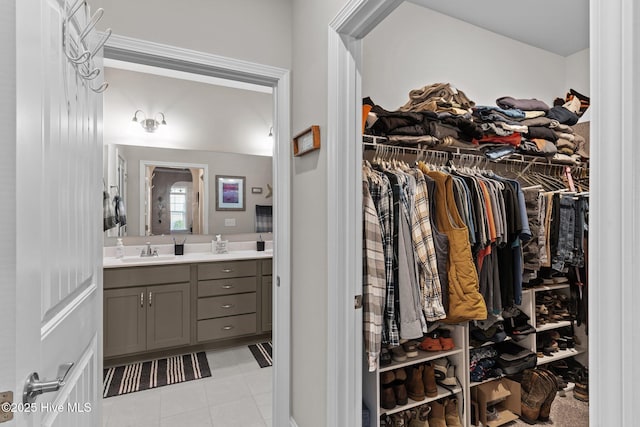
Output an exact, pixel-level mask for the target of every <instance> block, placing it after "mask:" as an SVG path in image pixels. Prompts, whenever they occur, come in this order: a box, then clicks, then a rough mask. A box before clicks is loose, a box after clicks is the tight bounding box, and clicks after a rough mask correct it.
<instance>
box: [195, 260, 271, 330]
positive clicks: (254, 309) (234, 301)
mask: <svg viewBox="0 0 640 427" xmlns="http://www.w3.org/2000/svg"><path fill="white" fill-rule="evenodd" d="M257 284H258V261H257V260H244V261H228V262H213V263H203V264H199V265H198V305H197V307H198V308H197V328H196V329H197V337H198V342H205V341H211V340H220V339H228V338H235V337H240V336H244V335H252V334H255V333H257V332H259V331H258V328H259V325H258V319H260V317H259V316H258V314H259V313H258V300H259V295H260V294H259V292H258V291H259V290H258V289H257Z"/></svg>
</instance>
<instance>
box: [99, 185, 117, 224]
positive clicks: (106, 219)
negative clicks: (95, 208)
mask: <svg viewBox="0 0 640 427" xmlns="http://www.w3.org/2000/svg"><path fill="white" fill-rule="evenodd" d="M117 224H118V222H117V221H116V216H115V215H114V213H113V210H112V208H111V197H109V193H108V192H107V190H104V191H103V192H102V229H103V231H107V230H111V229H112V228H113V227H115V226H116V225H117Z"/></svg>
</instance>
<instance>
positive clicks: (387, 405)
mask: <svg viewBox="0 0 640 427" xmlns="http://www.w3.org/2000/svg"><path fill="white" fill-rule="evenodd" d="M380 406H382V408H384V409H393V408H395V407H396V394H395V393H394V391H393V387H392V386H391V385H384V386H382V388H381V389H380Z"/></svg>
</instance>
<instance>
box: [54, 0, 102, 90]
mask: <svg viewBox="0 0 640 427" xmlns="http://www.w3.org/2000/svg"><path fill="white" fill-rule="evenodd" d="M81 9H82V10H83V12H81V13H80V14H79V12H80V10H81ZM88 12H89V7H88V5H87V2H86V0H76V2H75V3H73V4H72V5H71V6H70V7H69V9H68V10H65V17H64V20H63V21H62V50H63V52H64V54H65V56H66V57H67V59H68V60H69V62H71V64H73V67H74V68H75V70H76V72H77V73H78V75H79V76H80V77H81V78H82V79H83V80H84V81H85V82H86V83H87V85H88V86H89V88H90V89H91V90H92V91H94V92H96V93H102V92H104V91H105V90H106V89H107V87H109V83H107V82H102V84H101V85H100V86H97V87H96V86H94V85H93V84H91V80H94V79H95V78H96V77H98V75H100V69H99V68H98V67H96V66H95V63H94V61H93V58H94V57H95V56H96V54H97V53H98V52H100V49H102V48H103V47H104V45H105V43H106V42H107V40H109V37H111V28H108V29H107V30H106V31H105V32H104V33H103V35H102V37H101V38H100V39H99V40H97V42H96V43H95V45H94V46H90V44H89V40H90V39H91V38H92V37H89V35H90V34H92V33H95V31H94V29H95V27H96V24H97V23H98V22H99V21H100V19H102V15H104V9H102V8H99V9H98V10H96V11H95V12H94V14H93V15H91V16H90V17H89V13H88ZM86 18H88V19H86ZM85 21H86V22H85Z"/></svg>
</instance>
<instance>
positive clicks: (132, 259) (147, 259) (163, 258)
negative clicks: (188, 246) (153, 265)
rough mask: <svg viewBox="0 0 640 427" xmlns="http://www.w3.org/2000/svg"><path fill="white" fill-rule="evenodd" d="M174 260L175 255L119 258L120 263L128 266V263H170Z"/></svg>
mask: <svg viewBox="0 0 640 427" xmlns="http://www.w3.org/2000/svg"><path fill="white" fill-rule="evenodd" d="M175 258H176V256H175V255H158V256H149V257H142V256H131V257H124V258H121V259H120V261H122V262H124V263H127V264H128V263H138V262H155V261H158V262H161V261H170V260H172V259H175Z"/></svg>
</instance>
